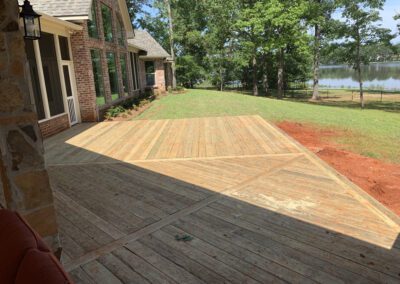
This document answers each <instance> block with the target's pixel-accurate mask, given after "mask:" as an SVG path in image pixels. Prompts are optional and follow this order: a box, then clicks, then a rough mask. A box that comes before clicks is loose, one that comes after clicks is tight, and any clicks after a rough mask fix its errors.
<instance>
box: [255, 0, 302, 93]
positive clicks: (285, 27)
mask: <svg viewBox="0 0 400 284" xmlns="http://www.w3.org/2000/svg"><path fill="white" fill-rule="evenodd" d="M255 6H256V9H257V10H259V11H262V15H261V19H262V21H263V25H264V29H265V31H266V38H267V39H268V41H265V40H264V44H263V49H264V51H270V50H271V51H273V52H274V53H275V55H276V62H277V89H278V98H282V97H283V94H284V89H285V78H284V74H285V56H286V54H287V53H288V52H292V53H296V52H297V53H302V54H303V55H304V56H306V54H307V50H308V49H309V38H308V36H307V31H306V30H307V29H306V26H305V24H304V23H303V22H304V21H303V20H304V19H305V16H306V11H307V8H308V2H307V1H305V0H291V1H290V0H264V1H259V2H258V3H257V4H256V5H255Z"/></svg>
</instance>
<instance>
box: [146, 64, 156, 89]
mask: <svg viewBox="0 0 400 284" xmlns="http://www.w3.org/2000/svg"><path fill="white" fill-rule="evenodd" d="M148 63H152V64H153V68H154V72H148V71H147V68H148V66H147V64H148ZM144 64H145V67H144V70H145V73H146V86H147V87H154V86H155V85H156V62H155V61H154V60H149V61H145V62H144ZM149 76H151V77H152V78H153V79H152V81H153V82H154V83H153V84H152V85H150V84H149Z"/></svg>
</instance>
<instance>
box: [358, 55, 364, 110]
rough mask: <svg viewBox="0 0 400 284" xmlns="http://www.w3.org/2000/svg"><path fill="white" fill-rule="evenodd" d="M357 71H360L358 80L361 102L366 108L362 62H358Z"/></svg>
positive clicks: (362, 106)
mask: <svg viewBox="0 0 400 284" xmlns="http://www.w3.org/2000/svg"><path fill="white" fill-rule="evenodd" d="M357 71H358V82H359V84H360V103H361V108H364V107H365V103H364V89H363V81H362V74H361V64H360V63H358V66H357Z"/></svg>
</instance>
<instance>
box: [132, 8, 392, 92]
mask: <svg viewBox="0 0 400 284" xmlns="http://www.w3.org/2000/svg"><path fill="white" fill-rule="evenodd" d="M127 1H128V2H131V4H130V5H131V6H130V11H141V10H140V7H141V6H143V5H149V4H150V5H151V6H152V7H153V8H154V9H155V11H156V12H155V13H151V14H150V13H148V12H145V11H142V12H141V13H142V15H143V16H142V17H141V19H139V20H138V21H137V22H138V24H139V26H140V27H141V28H144V29H147V30H148V31H149V32H150V33H151V34H152V35H153V36H154V37H155V38H156V39H157V40H158V41H159V42H160V43H161V44H162V45H163V47H164V48H165V49H166V50H171V49H170V48H171V46H170V42H171V41H170V38H169V36H170V32H169V30H168V28H169V27H168V23H169V19H168V16H169V15H168V13H167V7H166V2H168V3H169V4H170V6H171V15H170V16H172V18H173V23H174V25H173V36H174V38H173V45H174V46H173V50H174V52H175V53H176V57H177V59H176V61H177V71H176V72H177V74H178V76H177V80H178V84H181V85H184V86H187V87H191V86H193V85H195V84H196V83H200V82H202V81H205V80H206V81H208V82H210V83H212V84H213V85H215V86H216V87H218V89H220V90H223V89H224V88H226V87H227V86H229V85H230V84H231V83H232V82H240V83H241V84H240V85H242V86H243V87H245V88H248V89H251V90H253V94H254V95H258V94H259V93H260V92H261V93H263V94H267V95H268V93H269V90H270V89H276V90H278V92H277V93H278V96H279V97H281V96H283V95H284V90H285V89H287V88H288V87H291V86H293V85H296V84H298V83H304V82H306V81H308V80H310V79H311V78H312V77H313V78H314V93H316V94H317V95H318V77H319V64H320V61H321V58H322V62H324V63H327V62H332V61H334V62H335V63H338V62H343V63H348V64H350V65H351V66H353V67H354V68H355V69H357V70H358V69H359V68H358V67H359V66H360V65H362V64H368V63H369V62H370V61H371V60H372V58H390V54H391V53H393V52H396V49H393V47H392V46H391V43H390V41H391V39H392V38H393V35H392V34H391V33H390V31H389V30H388V29H384V28H382V27H381V26H379V24H378V22H379V20H380V18H379V10H380V9H381V8H382V5H383V3H384V0H230V1H226V0H202V1H198V0H170V1H165V0H149V1H146V0H136V1H135V0H127ZM335 13H336V14H338V13H341V19H340V20H337V19H334V17H333V16H332V15H333V14H335ZM397 19H400V16H397ZM377 50H379V51H380V54H378V52H377ZM361 79H362V78H361V76H360V81H361ZM317 97H318V96H316V97H315V98H317Z"/></svg>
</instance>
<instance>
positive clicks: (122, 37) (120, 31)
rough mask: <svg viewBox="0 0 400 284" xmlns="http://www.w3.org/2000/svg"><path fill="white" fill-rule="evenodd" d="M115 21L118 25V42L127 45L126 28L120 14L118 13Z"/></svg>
mask: <svg viewBox="0 0 400 284" xmlns="http://www.w3.org/2000/svg"><path fill="white" fill-rule="evenodd" d="M115 23H116V25H117V42H118V44H119V45H120V46H125V30H124V25H123V22H122V20H121V17H120V16H119V15H117V17H116V22H115Z"/></svg>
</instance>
